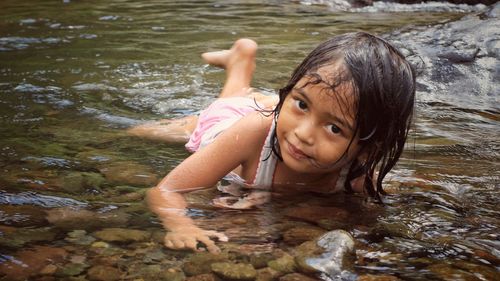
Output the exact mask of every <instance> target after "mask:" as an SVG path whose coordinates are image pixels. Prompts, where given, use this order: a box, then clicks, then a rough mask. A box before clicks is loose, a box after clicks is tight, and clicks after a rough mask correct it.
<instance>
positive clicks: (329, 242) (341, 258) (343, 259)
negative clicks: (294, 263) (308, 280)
mask: <svg viewBox="0 0 500 281" xmlns="http://www.w3.org/2000/svg"><path fill="white" fill-rule="evenodd" d="M316 244H317V246H319V247H320V248H322V249H323V253H322V254H321V255H319V256H312V257H309V258H305V259H304V263H305V264H306V265H307V266H303V264H302V263H301V262H299V264H298V265H299V266H301V267H299V270H302V271H303V272H305V273H310V272H311V270H312V269H314V270H316V271H318V272H321V275H322V279H328V278H330V279H332V280H337V279H343V278H344V279H348V278H353V275H354V274H352V273H350V272H349V271H348V270H347V268H348V267H350V266H351V265H352V263H350V262H349V261H351V257H353V256H354V253H355V252H354V238H352V236H351V235H350V234H349V233H348V232H346V231H344V230H333V231H330V232H327V233H325V234H324V235H322V236H321V237H319V238H318V239H317V240H316ZM312 252H316V250H312ZM323 275H324V276H323ZM323 277H324V278H323Z"/></svg>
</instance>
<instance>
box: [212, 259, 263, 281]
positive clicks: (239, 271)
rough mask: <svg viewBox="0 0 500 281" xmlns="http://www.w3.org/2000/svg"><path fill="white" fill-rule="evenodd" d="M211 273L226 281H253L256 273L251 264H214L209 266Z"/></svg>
mask: <svg viewBox="0 0 500 281" xmlns="http://www.w3.org/2000/svg"><path fill="white" fill-rule="evenodd" d="M211 269H212V271H213V272H214V273H215V274H217V275H218V276H220V277H221V278H222V279H226V280H255V278H256V277H257V271H256V270H255V268H253V266H252V265H251V264H246V263H232V262H216V263H213V264H212V265H211Z"/></svg>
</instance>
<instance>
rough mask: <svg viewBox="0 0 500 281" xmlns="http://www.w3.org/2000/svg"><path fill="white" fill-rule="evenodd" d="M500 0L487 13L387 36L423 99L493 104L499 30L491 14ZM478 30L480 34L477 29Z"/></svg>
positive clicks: (466, 104) (461, 105)
mask: <svg viewBox="0 0 500 281" xmlns="http://www.w3.org/2000/svg"><path fill="white" fill-rule="evenodd" d="M499 7H500V4H499V3H496V4H494V5H493V6H492V7H490V8H489V11H488V12H485V13H480V14H479V13H478V14H471V15H466V16H464V17H463V18H462V19H460V20H457V21H453V22H447V23H443V24H438V25H435V26H425V27H412V28H409V29H408V30H404V31H396V32H393V33H392V34H390V35H389V36H388V38H387V39H388V40H389V41H391V42H393V43H394V44H395V45H396V46H397V47H400V46H401V47H403V48H404V49H406V50H408V53H409V54H410V55H409V57H408V59H409V60H410V61H412V62H413V63H414V65H417V66H420V67H419V68H417V70H418V73H419V76H420V77H419V78H418V79H417V80H418V85H417V86H418V87H417V91H418V92H419V96H420V98H421V100H422V101H424V102H425V101H429V102H443V103H445V104H449V105H452V106H456V107H458V108H471V104H470V102H471V100H472V99H473V100H474V101H476V102H480V103H481V104H484V105H489V104H495V101H496V100H495V98H496V97H497V93H499V87H498V83H496V81H497V80H498V67H497V66H498V63H499V59H500V57H499V52H498V50H499V46H500V43H498V41H499V33H498V30H499V29H500V24H499V21H498V19H497V18H496V17H495V16H496V12H495V11H498V9H500V8H499ZM478 31H480V32H478Z"/></svg>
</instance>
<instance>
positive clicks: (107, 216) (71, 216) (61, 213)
mask: <svg viewBox="0 0 500 281" xmlns="http://www.w3.org/2000/svg"><path fill="white" fill-rule="evenodd" d="M46 213H47V220H48V221H49V223H51V224H53V225H54V226H56V227H57V228H60V229H63V230H67V231H71V230H75V229H82V227H85V230H87V231H92V230H96V229H100V228H103V227H114V226H123V225H126V224H127V222H128V220H129V218H130V215H128V214H126V213H125V212H122V211H121V210H119V209H118V210H113V211H109V212H102V213H101V212H93V211H90V210H85V209H74V208H70V207H63V208H55V209H50V210H48V211H46Z"/></svg>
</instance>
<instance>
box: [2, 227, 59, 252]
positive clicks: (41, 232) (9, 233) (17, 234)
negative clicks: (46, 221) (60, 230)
mask: <svg viewBox="0 0 500 281" xmlns="http://www.w3.org/2000/svg"><path fill="white" fill-rule="evenodd" d="M0 232H2V237H1V239H0V246H1V247H2V248H14V249H15V248H21V247H23V246H24V245H25V244H27V243H31V242H39V241H53V240H54V239H55V237H56V236H57V233H56V231H55V230H54V229H52V228H50V227H42V228H33V229H30V228H15V227H8V226H0Z"/></svg>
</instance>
